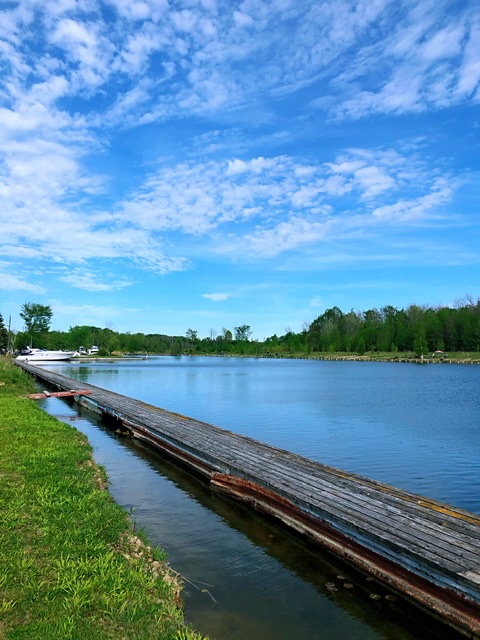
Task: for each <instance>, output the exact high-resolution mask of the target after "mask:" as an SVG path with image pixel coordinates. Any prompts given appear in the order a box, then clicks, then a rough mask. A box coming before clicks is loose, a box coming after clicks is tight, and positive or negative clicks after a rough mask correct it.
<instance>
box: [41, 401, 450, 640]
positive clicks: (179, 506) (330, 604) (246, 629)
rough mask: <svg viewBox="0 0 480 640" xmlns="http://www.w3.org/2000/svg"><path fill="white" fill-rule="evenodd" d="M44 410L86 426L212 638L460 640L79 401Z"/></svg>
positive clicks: (191, 617) (119, 497)
mask: <svg viewBox="0 0 480 640" xmlns="http://www.w3.org/2000/svg"><path fill="white" fill-rule="evenodd" d="M42 406H43V408H44V410H46V411H48V412H49V413H50V414H52V415H55V416H56V417H57V418H59V419H60V420H62V421H64V422H66V423H68V424H71V425H72V426H74V427H75V428H77V429H78V430H79V431H81V432H82V433H84V434H85V435H86V436H87V437H88V439H89V441H90V443H91V445H92V447H93V449H94V456H95V459H96V461H97V462H98V463H99V464H101V465H103V467H104V468H105V469H106V472H107V474H108V477H109V482H110V485H109V489H110V492H111V494H112V496H113V497H114V499H115V500H116V501H117V502H118V503H119V504H120V505H121V506H122V507H124V508H125V509H126V510H127V511H130V512H131V514H132V518H133V519H134V521H135V523H136V526H137V527H138V528H141V529H143V530H144V531H145V532H146V534H147V535H148V537H149V539H150V541H151V543H152V544H153V545H157V546H160V547H162V548H163V549H165V550H166V551H167V553H168V556H169V562H170V564H171V566H172V568H173V569H174V570H175V571H177V572H178V573H179V574H181V576H183V579H184V584H185V588H184V591H183V600H184V606H185V615H186V619H187V621H188V622H191V623H192V624H193V625H194V627H195V628H196V629H197V630H198V631H200V632H202V633H204V634H206V635H208V636H209V638H211V639H212V640H247V639H248V640H270V639H271V640H274V639H275V640H292V639H295V640H302V639H308V640H311V639H317V638H318V639H322V640H337V639H338V640H345V639H351V640H373V639H385V640H420V639H421V640H440V639H442V640H444V639H445V638H446V637H448V638H449V639H450V640H454V638H455V635H454V634H452V633H451V631H447V630H446V629H445V628H444V627H442V626H441V625H440V624H437V623H436V622H435V621H433V620H432V619H431V618H430V617H429V616H424V615H423V614H420V613H419V612H418V610H417V609H415V608H413V607H412V606H410V605H409V604H408V603H407V602H405V601H404V600H403V599H402V598H400V597H397V596H396V595H395V594H393V593H391V592H389V591H387V590H386V589H385V588H383V587H381V586H380V585H378V584H377V583H376V582H375V581H374V580H372V579H371V578H369V577H367V576H366V575H363V574H361V573H359V572H357V571H355V570H353V569H352V568H351V567H349V566H346V565H345V564H343V563H342V562H340V561H339V560H338V559H335V558H333V557H331V556H330V555H328V554H326V553H325V552H324V551H323V550H322V549H319V548H318V547H313V546H311V547H310V546H308V544H307V543H305V542H304V541H302V540H301V539H299V538H298V537H297V536H295V535H293V534H291V533H290V532H288V531H285V530H284V529H282V528H279V526H278V525H276V524H275V523H273V522H271V521H269V520H268V519H266V518H264V517H262V516H260V515H259V514H256V513H254V512H251V511H250V510H248V509H247V508H245V507H244V506H242V505H239V504H237V503H235V502H233V501H230V500H229V499H226V498H224V497H221V496H219V495H217V494H215V493H212V492H211V491H210V490H209V489H208V487H206V486H205V485H204V484H203V483H202V482H201V481H199V480H198V479H197V478H196V477H194V476H191V475H190V474H189V473H187V472H185V471H183V470H181V469H179V468H177V467H176V466H175V465H173V464H172V463H171V462H169V461H168V460H165V459H163V458H162V457H161V456H160V455H159V454H157V453H156V452H153V451H151V450H150V449H148V448H146V447H145V446H143V445H142V444H141V443H138V442H136V441H130V440H125V439H123V438H122V437H121V436H117V435H116V434H115V433H113V432H112V431H110V430H109V429H107V428H106V427H105V426H103V425H102V424H101V422H100V421H99V419H98V417H97V416H95V415H94V414H90V413H88V412H85V411H84V410H81V412H80V410H79V409H78V407H77V406H76V405H75V404H72V403H71V401H70V402H67V401H65V400H59V399H56V398H50V399H48V400H44V401H42Z"/></svg>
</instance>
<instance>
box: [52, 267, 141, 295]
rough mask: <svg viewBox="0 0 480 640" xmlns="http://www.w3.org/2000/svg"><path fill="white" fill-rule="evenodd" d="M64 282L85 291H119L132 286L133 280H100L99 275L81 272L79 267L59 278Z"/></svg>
mask: <svg viewBox="0 0 480 640" xmlns="http://www.w3.org/2000/svg"><path fill="white" fill-rule="evenodd" d="M59 280H61V281H62V282H65V283H66V284H68V285H70V286H71V287H73V288H76V289H84V290H85V291H118V290H120V289H124V288H125V287H130V286H132V284H133V283H132V282H131V281H129V280H125V279H120V280H118V279H116V278H115V279H112V280H110V281H109V282H99V281H98V277H97V276H96V275H95V274H93V273H89V272H85V273H83V272H81V271H79V270H78V269H76V270H74V271H73V273H72V272H71V273H69V274H67V275H65V276H61V277H60V278H59Z"/></svg>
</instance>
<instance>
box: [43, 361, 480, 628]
mask: <svg viewBox="0 0 480 640" xmlns="http://www.w3.org/2000/svg"><path fill="white" fill-rule="evenodd" d="M48 369H49V370H55V371H56V372H58V373H61V374H63V375H67V376H71V377H73V378H77V379H79V380H81V381H86V382H87V381H88V382H89V383H91V384H94V385H97V386H99V387H104V388H107V389H111V390H113V391H116V392H118V393H122V394H125V395H129V396H133V397H135V398H139V399H141V400H143V401H145V402H148V403H151V404H154V405H156V406H160V407H162V408H164V409H168V410H171V411H175V412H178V413H182V414H184V415H189V416H191V417H194V418H196V419H199V420H204V421H206V422H209V423H212V424H215V425H218V426H220V427H223V428H226V429H229V430H231V431H236V432H238V433H242V434H244V435H248V436H250V437H253V438H255V439H257V440H261V441H264V442H267V443H269V444H271V445H274V446H276V447H281V448H284V449H288V450H290V451H293V452H295V453H298V454H301V455H304V456H306V457H308V458H311V459H314V460H317V461H319V462H322V463H325V464H328V465H331V466H335V467H339V468H341V469H344V470H347V471H351V472H355V473H359V474H361V475H364V476H367V477H369V478H374V479H376V480H380V481H382V482H387V483H389V484H392V485H394V486H397V487H401V488H404V489H407V490H410V491H414V492H415V493H420V494H423V495H425V496H427V497H430V498H435V499H437V500H441V501H443V502H447V503H449V504H451V505H455V506H457V507H460V508H463V509H467V510H469V511H472V512H475V513H480V491H479V488H478V471H479V467H480V398H479V393H478V390H479V389H480V367H477V366H466V365H465V366H463V365H450V364H436V365H432V364H423V365H418V364H396V363H376V362H337V361H316V360H283V359H282V360H269V359H255V358H217V357H187V356H183V357H155V358H153V357H152V358H149V359H147V360H120V361H118V362H117V361H116V362H101V361H99V362H95V363H88V362H82V363H75V362H71V363H61V364H60V363H59V364H53V363H52V364H50V365H48ZM44 406H45V408H46V409H47V410H48V411H50V412H51V413H54V414H55V415H58V416H59V417H61V418H62V419H64V420H65V421H70V422H73V423H75V426H77V428H79V429H80V430H81V431H84V432H85V433H86V434H87V436H88V438H89V440H90V442H91V443H92V446H93V447H94V452H95V457H96V459H97V460H98V461H99V462H100V464H103V465H104V466H105V468H106V470H107V473H108V475H109V478H110V481H111V485H110V490H111V492H112V495H113V496H114V498H115V499H116V500H117V501H118V502H119V503H120V504H122V505H123V506H124V507H125V508H127V509H132V512H133V517H134V519H135V520H136V522H137V523H138V526H140V527H142V528H144V529H145V530H146V532H147V534H148V536H149V538H150V540H151V541H152V543H153V544H158V545H160V546H162V547H163V548H165V549H166V551H167V552H168V554H169V559H170V562H171V564H172V567H173V568H174V569H175V570H177V571H179V572H180V573H181V574H182V575H183V576H184V577H185V578H186V580H187V582H186V587H185V591H184V600H185V608H186V617H187V619H188V620H189V621H191V622H192V623H193V624H194V625H195V627H196V628H197V629H198V630H200V631H202V632H203V633H206V634H208V635H210V637H211V638H216V639H217V640H222V639H227V638H228V640H235V639H236V638H238V639H245V638H248V639H249V640H255V639H256V638H258V639H259V640H260V638H261V639H262V640H263V639H267V638H275V639H283V638H285V639H288V638H296V639H297V638H325V639H328V640H336V639H337V638H338V639H340V638H342V639H344V638H353V639H357V638H359V639H363V638H365V639H370V638H386V639H394V638H402V639H408V638H423V639H424V640H425V638H441V637H442V630H437V629H436V627H435V625H432V624H431V623H430V622H429V621H428V619H427V620H424V619H423V617H422V616H418V615H417V613H416V612H415V611H411V610H410V608H409V607H408V606H407V604H406V603H405V602H402V601H400V600H397V601H395V600H391V599H390V598H389V599H388V600H386V599H385V596H386V595H389V594H387V593H385V592H384V590H383V591H382V588H381V587H380V586H378V585H376V584H375V583H372V582H371V581H368V579H367V577H366V576H363V575H360V574H357V573H356V572H355V571H354V570H352V569H351V568H350V567H346V566H343V565H342V564H341V563H340V562H339V561H337V560H335V559H334V558H331V557H329V556H328V555H327V554H325V553H324V552H323V551H321V550H319V549H318V548H311V547H308V545H306V544H305V543H304V542H303V541H301V540H299V539H298V538H296V537H295V536H294V535H291V534H289V533H288V532H285V531H283V530H281V529H279V528H278V527H276V525H274V524H272V523H270V522H269V521H267V520H266V519H264V518H261V517H259V516H258V515H257V514H252V513H250V512H249V511H248V510H247V509H245V508H244V507H242V506H241V505H237V504H235V503H232V502H230V501H228V500H226V499H224V498H221V497H219V496H217V495H215V494H212V493H211V492H210V491H209V490H208V489H207V488H206V487H204V486H203V485H201V483H199V482H197V481H196V480H195V479H194V478H192V477H191V476H190V475H189V474H187V473H185V472H182V471H180V470H178V469H176V468H175V467H174V466H173V465H172V464H170V463H168V462H166V461H164V460H162V459H161V457H160V456H158V455H156V454H154V453H152V452H151V451H149V450H148V449H146V448H145V447H143V446H142V445H140V444H139V443H135V442H126V441H124V440H119V439H118V438H117V437H116V436H115V434H112V433H111V432H108V431H107V430H106V429H104V428H103V427H102V426H101V425H99V424H98V421H97V420H96V419H95V417H94V416H90V417H89V419H85V418H84V417H82V416H81V415H78V414H77V412H76V410H75V409H74V408H70V407H69V405H68V404H66V403H65V402H62V401H60V400H56V399H50V400H47V401H44ZM82 415H83V414H82ZM345 585H349V586H347V587H346V586H345ZM350 585H352V586H350ZM377 592H378V593H377ZM372 595H381V596H382V597H381V599H379V600H376V599H373V598H371V596H372ZM443 637H444V636H443ZM449 637H452V636H451V635H449Z"/></svg>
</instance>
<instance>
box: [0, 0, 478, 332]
mask: <svg viewBox="0 0 480 640" xmlns="http://www.w3.org/2000/svg"><path fill="white" fill-rule="evenodd" d="M0 65H1V66H0V69H1V81H0V83H1V84H0V312H1V313H2V314H3V316H4V319H5V321H6V322H8V319H9V318H10V317H11V322H12V328H14V329H15V330H22V329H23V325H22V321H21V319H20V317H19V313H20V310H21V306H22V304H24V303H25V302H38V303H41V304H48V305H50V306H51V307H52V310H53V313H54V315H53V321H52V328H53V329H60V330H65V331H66V330H68V328H69V327H71V326H75V325H83V324H86V325H95V326H100V327H106V326H108V327H111V328H112V329H114V330H116V331H121V332H125V331H131V332H136V331H140V332H143V333H150V332H153V333H167V334H175V335H183V334H185V332H186V331H187V329H189V328H191V329H195V330H196V331H198V333H199V335H200V336H201V337H205V336H208V335H215V333H220V332H221V330H222V328H224V327H225V328H228V329H231V330H233V328H234V327H235V326H239V325H242V324H248V325H250V326H251V328H252V331H253V337H255V338H259V339H263V338H264V337H267V336H270V335H272V334H274V333H277V334H279V335H280V334H283V333H285V331H286V330H288V329H291V330H293V331H300V330H301V329H302V327H303V326H304V325H305V323H309V322H311V321H312V320H313V319H315V318H316V317H317V316H318V315H320V314H321V313H323V311H325V309H327V308H330V307H332V306H335V305H337V306H339V307H340V308H341V309H342V310H344V311H349V310H350V309H351V308H354V309H356V310H360V311H361V310H366V309H369V308H372V307H377V308H381V307H382V306H384V305H389V304H391V305H393V306H396V307H399V308H401V307H405V306H407V305H409V304H412V303H413V304H428V305H441V304H443V305H454V304H456V303H457V302H458V301H459V300H461V299H463V298H464V297H465V296H467V295H469V296H472V297H473V298H474V299H476V298H477V297H479V296H480V277H479V276H480V242H479V239H480V234H479V224H480V215H479V213H480V210H479V202H480V189H479V176H480V173H479V172H480V148H479V142H480V7H479V5H478V2H477V1H476V0H472V1H470V2H469V1H465V2H461V1H458V2H455V1H454V0H450V1H448V2H445V1H442V0H433V1H432V0H421V1H420V0H416V1H409V0H366V1H356V0H345V1H342V0H332V1H321V0H314V1H302V0H269V1H262V0H245V1H244V2H235V1H234V0H229V1H227V0H223V1H222V0H185V1H184V2H175V1H173V0H104V1H99V0H21V2H15V1H10V2H3V3H2V4H1V13H0Z"/></svg>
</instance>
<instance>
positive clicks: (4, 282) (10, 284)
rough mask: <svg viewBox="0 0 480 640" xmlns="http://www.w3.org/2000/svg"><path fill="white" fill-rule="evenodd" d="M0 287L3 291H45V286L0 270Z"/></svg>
mask: <svg viewBox="0 0 480 640" xmlns="http://www.w3.org/2000/svg"><path fill="white" fill-rule="evenodd" d="M0 289H3V291H30V292H31V293H39V294H40V293H45V291H46V290H45V288H44V287H41V286H40V285H37V284H32V283H31V282H28V281H27V280H25V279H23V278H19V277H18V276H16V275H13V274H11V273H8V271H0Z"/></svg>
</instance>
